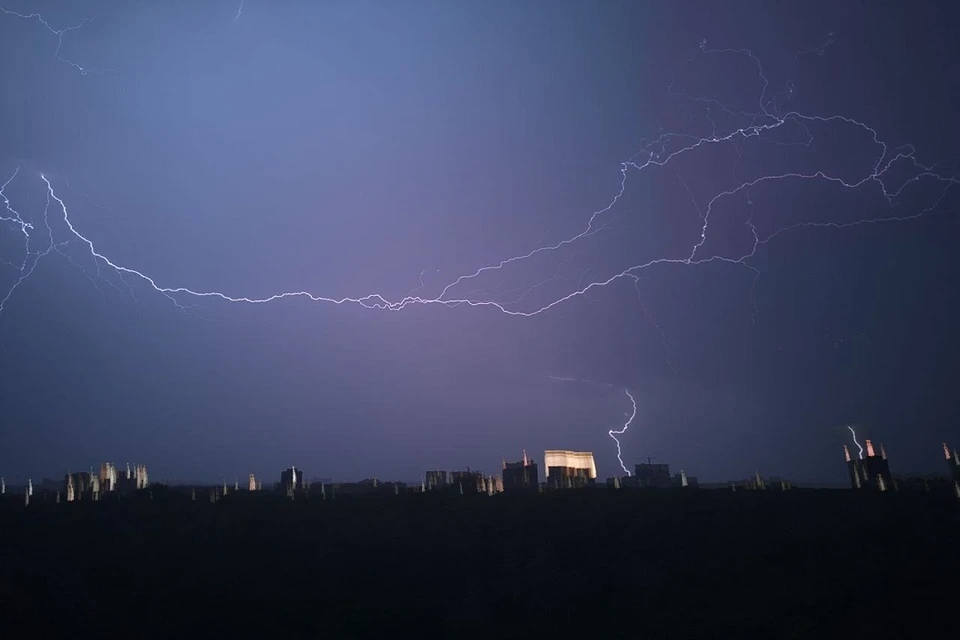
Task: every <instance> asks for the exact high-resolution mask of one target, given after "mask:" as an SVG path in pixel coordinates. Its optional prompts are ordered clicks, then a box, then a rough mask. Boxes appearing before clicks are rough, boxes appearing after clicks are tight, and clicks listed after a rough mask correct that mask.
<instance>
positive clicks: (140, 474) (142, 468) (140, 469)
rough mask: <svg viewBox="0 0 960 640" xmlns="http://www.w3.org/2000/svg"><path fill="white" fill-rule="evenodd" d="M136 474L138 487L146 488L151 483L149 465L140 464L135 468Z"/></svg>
mask: <svg viewBox="0 0 960 640" xmlns="http://www.w3.org/2000/svg"><path fill="white" fill-rule="evenodd" d="M134 476H135V479H136V483H137V489H146V488H147V486H148V485H149V484H150V478H149V476H147V465H145V464H138V465H137V466H136V467H135V469H134Z"/></svg>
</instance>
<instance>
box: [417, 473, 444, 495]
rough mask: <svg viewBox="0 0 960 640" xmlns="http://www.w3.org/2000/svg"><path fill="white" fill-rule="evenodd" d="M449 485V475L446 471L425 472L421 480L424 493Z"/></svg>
mask: <svg viewBox="0 0 960 640" xmlns="http://www.w3.org/2000/svg"><path fill="white" fill-rule="evenodd" d="M449 485H450V474H448V473H447V472H446V471H427V473H426V475H425V476H424V479H423V488H424V489H425V490H426V491H435V490H437V489H444V488H446V487H447V486H449Z"/></svg>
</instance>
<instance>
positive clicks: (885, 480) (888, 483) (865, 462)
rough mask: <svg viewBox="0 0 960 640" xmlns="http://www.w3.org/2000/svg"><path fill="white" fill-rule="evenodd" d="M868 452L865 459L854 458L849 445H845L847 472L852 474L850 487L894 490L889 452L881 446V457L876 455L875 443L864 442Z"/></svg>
mask: <svg viewBox="0 0 960 640" xmlns="http://www.w3.org/2000/svg"><path fill="white" fill-rule="evenodd" d="M864 447H865V448H866V451H867V456H866V457H865V458H854V457H852V456H851V455H850V450H849V449H848V448H847V445H843V453H844V457H845V458H846V461H847V470H848V472H849V474H850V487H851V488H853V489H874V490H877V491H887V490H888V489H893V488H894V484H893V477H892V476H891V475H890V465H889V464H888V463H887V452H886V451H885V450H884V448H883V445H882V444H881V445H880V455H879V456H878V455H877V454H876V451H875V450H874V448H873V442H871V441H870V440H864Z"/></svg>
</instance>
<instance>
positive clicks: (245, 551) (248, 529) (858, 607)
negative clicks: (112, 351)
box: [0, 488, 960, 638]
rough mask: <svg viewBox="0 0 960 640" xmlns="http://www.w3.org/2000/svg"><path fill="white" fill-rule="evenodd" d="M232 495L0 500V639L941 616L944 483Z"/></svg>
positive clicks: (833, 623) (730, 630)
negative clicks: (931, 486) (26, 502)
mask: <svg viewBox="0 0 960 640" xmlns="http://www.w3.org/2000/svg"><path fill="white" fill-rule="evenodd" d="M141 493H143V492H141ZM231 497H234V498H235V499H233V500H231ZM245 497H246V496H244V495H243V494H237V495H236V496H227V498H226V499H223V500H221V501H220V502H219V503H217V504H210V503H209V502H204V501H200V500H199V499H198V500H197V501H196V502H191V501H190V500H189V498H188V497H187V496H174V495H165V494H164V491H163V490H162V489H161V488H157V489H156V490H155V491H154V496H153V499H150V498H149V497H147V496H144V495H140V496H137V498H136V499H134V498H131V499H128V500H125V501H123V502H121V503H116V502H99V503H93V502H81V503H70V504H66V503H64V504H59V505H54V504H51V503H49V502H48V503H45V504H36V503H35V504H33V505H31V506H30V507H28V508H26V509H25V508H24V507H23V505H22V503H21V502H19V500H18V501H13V500H7V501H6V502H5V503H3V504H0V638H21V637H23V638H26V637H31V638H48V637H67V634H69V635H70V636H71V637H94V636H93V635H92V633H93V632H99V635H100V637H106V636H105V635H103V634H106V635H109V636H116V637H123V638H141V637H156V638H186V637H203V636H206V637H217V638H219V637H224V638H226V637H230V638H239V637H261V638H274V637H281V635H280V634H282V637H284V638H320V637H325V638H359V637H384V638H395V637H409V638H413V637H419V638H442V637H467V638H473V637H485V638H497V637H499V638H521V637H531V638H540V637H550V636H552V637H556V638H567V637H570V638H573V637H583V638H586V637H600V638H645V637H654V638H726V637H729V638H812V637H816V636H815V634H829V637H837V638H840V637H844V638H851V637H865V636H868V635H874V636H875V637H921V636H925V635H926V634H927V631H928V630H929V631H931V632H935V633H936V635H937V637H950V636H952V635H953V634H955V632H956V626H955V625H956V623H955V622H951V620H955V618H954V615H955V611H956V609H955V607H956V606H957V603H958V601H957V598H958V595H960V535H958V533H960V501H958V500H957V499H956V497H954V496H952V495H937V494H934V493H916V494H908V493H896V494H895V493H892V492H890V493H886V494H878V495H864V494H862V493H858V492H852V491H827V490H822V491H812V490H808V491H804V490H794V491H790V492H787V493H783V494H775V493H765V492H757V493H748V492H745V491H739V492H736V493H731V492H726V491H705V490H701V491H665V492H650V493H643V492H634V493H631V492H627V491H621V492H613V491H602V490H597V491H589V492H583V493H581V492H566V493H561V494H552V495H547V494H545V495H541V496H535V497H532V498H526V499H519V500H517V499H510V498H508V497H507V496H495V497H493V498H487V497H476V498H473V497H471V496H436V495H429V494H427V495H408V496H387V497H380V498H375V499H374V498H370V499H359V498H353V499H346V498H342V499H339V500H337V501H329V500H328V501H326V502H322V501H318V500H314V501H312V502H289V501H284V500H282V499H273V498H272V497H267V496H258V497H259V498H260V499H258V500H254V501H250V500H245V499H243V498H245ZM414 634H417V635H414ZM841 634H842V635H841Z"/></svg>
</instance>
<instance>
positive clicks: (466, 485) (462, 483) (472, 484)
mask: <svg viewBox="0 0 960 640" xmlns="http://www.w3.org/2000/svg"><path fill="white" fill-rule="evenodd" d="M450 476H451V478H450V484H451V485H452V486H453V488H454V489H456V490H458V491H460V492H461V493H486V490H487V483H486V478H484V477H483V474H482V473H480V472H479V471H471V470H470V467H467V470H466V471H454V472H453V473H451V474H450Z"/></svg>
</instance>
